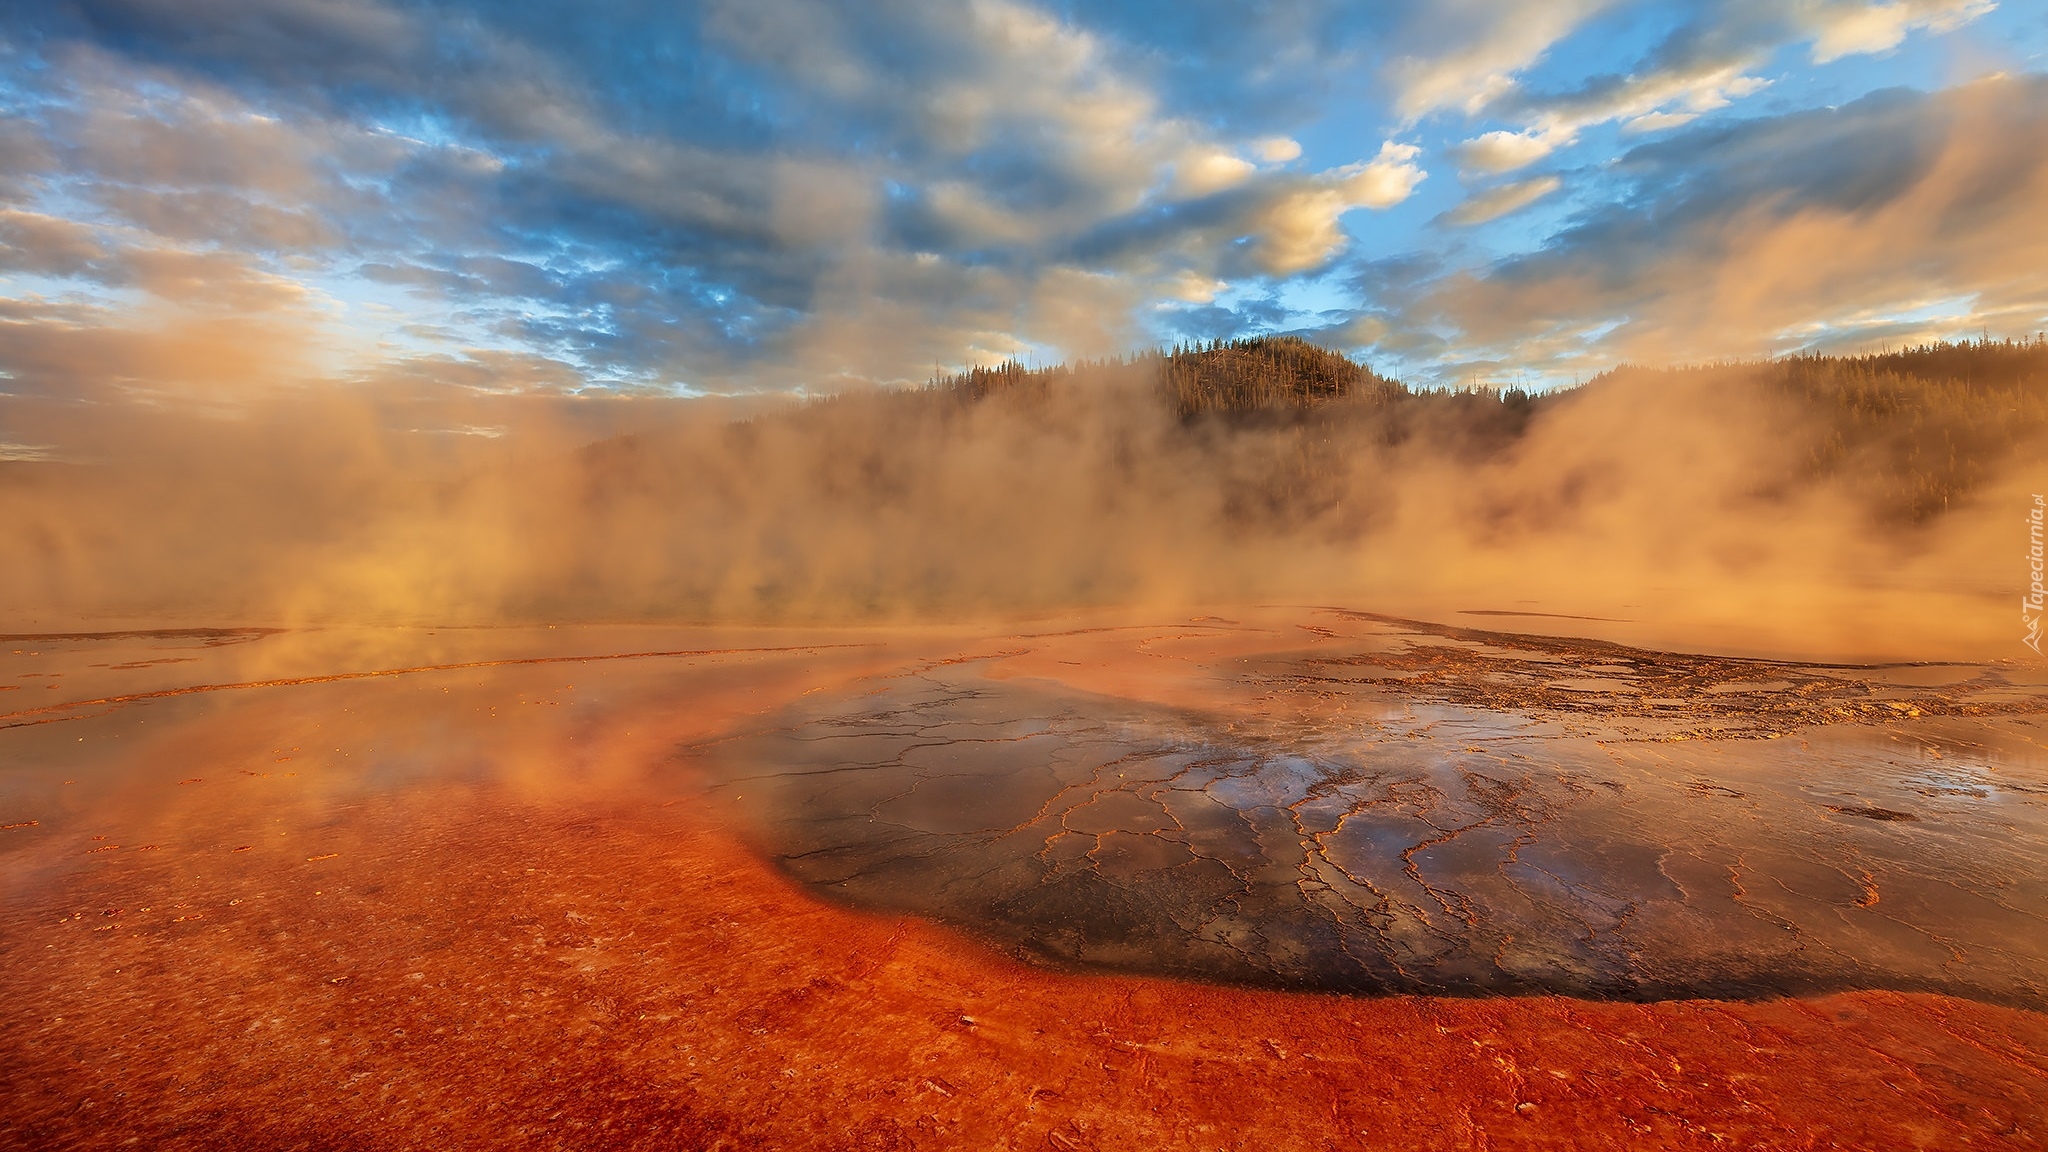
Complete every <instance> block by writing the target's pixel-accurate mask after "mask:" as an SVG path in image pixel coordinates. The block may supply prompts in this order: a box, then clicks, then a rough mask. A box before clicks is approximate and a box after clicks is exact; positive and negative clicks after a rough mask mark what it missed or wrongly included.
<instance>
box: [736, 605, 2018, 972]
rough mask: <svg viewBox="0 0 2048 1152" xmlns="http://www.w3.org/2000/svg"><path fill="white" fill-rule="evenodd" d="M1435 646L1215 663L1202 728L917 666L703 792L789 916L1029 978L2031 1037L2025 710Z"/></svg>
mask: <svg viewBox="0 0 2048 1152" xmlns="http://www.w3.org/2000/svg"><path fill="white" fill-rule="evenodd" d="M1448 631H1449V630H1442V629H1438V630H1428V629H1417V628H1416V627H1415V626H1410V625H1406V624H1402V623H1400V622H1384V621H1360V620H1353V621H1351V623H1350V631H1349V634H1348V635H1345V634H1339V633H1334V632H1333V633H1331V634H1330V635H1328V636H1324V637H1322V638H1321V641H1320V646H1319V647H1318V648H1316V649H1315V650H1314V651H1313V652H1308V651H1295V652H1280V653H1272V652H1269V653H1264V654H1259V655H1256V656H1244V655H1237V656H1234V657H1232V658H1230V659H1229V660H1228V661H1224V662H1222V665H1219V666H1223V665H1227V666H1228V670H1227V671H1226V672H1225V673H1224V674H1223V675H1222V676H1221V683H1222V685H1223V687H1222V690H1221V691H1220V692H1218V693H1216V694H1215V695H1217V696H1220V702H1214V701H1212V703H1215V706H1213V707H1211V708H1208V709H1205V710H1191V709H1175V708H1170V707H1164V706H1160V705H1158V704H1153V703H1146V702H1141V701H1137V700H1132V699H1127V698H1120V697H1118V696H1114V695H1107V694H1102V693H1095V692H1083V691H1077V690H1075V689H1074V688H1072V687H1070V686H1067V685H1063V684H1061V683H1059V682H1057V681H1055V680H1052V679H1046V678H1029V677H1023V678H1020V677H1017V676H1015V675H1014V674H1012V673H1010V672H1009V670H1006V669H1005V668H1004V665H1003V660H1002V658H1001V657H991V658H989V659H987V660H983V661H970V662H964V663H948V664H942V665H938V666H934V667H931V668H928V669H925V670H923V671H920V672H918V673H916V674H912V675H896V676H891V677H888V678H885V679H880V680H877V681H873V682H867V683H862V684H859V685H856V686H854V687H853V688H852V689H851V690H849V691H844V692H841V693H839V694H836V695H832V696H829V697H823V698H821V697H811V698H809V699H807V700H806V701H805V702H804V703H803V704H801V705H800V706H797V707H794V708H791V709H789V710H787V711H785V712H782V713H780V714H778V715H776V716H774V717H773V718H772V719H770V720H769V721H768V722H766V723H765V724H763V725H762V726H761V727H760V728H759V729H757V730H756V731H754V732H753V733H751V734H749V735H746V736H744V737H742V738H739V739H734V740H726V741H722V742H719V743H717V744H716V745H713V746H709V747H707V748H705V749H703V750H702V753H701V754H702V758H703V761H704V762H705V763H706V764H708V765H710V768H711V771H712V773H713V774H714V777H715V779H716V783H715V784H714V789H713V794H714V795H716V796H718V797H720V799H721V800H722V801H729V802H730V803H731V804H732V809H731V810H732V811H734V812H736V813H740V814H742V816H743V818H744V820H745V822H746V826H747V827H748V828H750V829H751V831H752V835H753V836H754V838H755V840H756V842H757V843H758V844H759V845H760V846H761V848H762V850H763V851H765V852H767V853H768V854H770V855H772V856H773V857H774V858H775V859H776V860H778V861H779V862H780V863H781V866H782V867H783V868H784V869H785V870H787V871H788V872H789V873H790V874H791V875H793V876H795V877H798V878H799V879H801V880H802V881H804V882H805V883H806V884H809V885H811V886H812V887H813V888H814V889H816V890H818V891H820V892H822V893H826V894H828V895H830V896H832V897H833V898H836V899H840V900H844V901H849V902H852V903H855V904H858V905H862V906H867V907H877V908H886V909H892V910H898V911H908V912H915V913H918V914H921V915H926V916H931V917H935V918H938V919H941V920H944V921H946V922H948V923H952V924H954V925H957V926H960V927H962V928H965V929H967V930H969V931H971V932H975V933H978V934H980V935H982V936H984V937H986V938H989V939H992V940H994V941H997V942H1000V943H1001V944H1003V945H1006V946H1008V947H1010V948H1011V949H1013V950H1014V951H1016V952H1017V953H1018V954H1020V955H1024V956H1027V957H1031V958H1034V959H1037V960H1039V961H1041V962H1049V963H1053V964H1056V965H1073V966H1080V967H1085V968H1097V969H1108V970H1117V971H1127V972H1144V973H1158V974H1168V975H1174V976H1181V977H1194V978H1201V979H1221V980H1229V981H1239V982H1249V983H1254V984H1266V985H1278V986H1287V987H1310V988H1321V989H1330V990H1344V991H1358V992H1394V991H1407V992H1430V993H1449V994H1490V993H1525V992H1554V993H1563V994H1569V995H1574V996H1595V997H1618V998H1628V999H1638V998H1645V999H1647V998H1690V997H1717V998H1732V997H1761V996H1773V995H1781V994H1798V993H1812V992H1820V991H1830V990H1841V989H1853V988H1887V989H1901V990H1934V991H1942V992H1947V993H1950V994H1955V995H1964V996H1970V997H1974V998H1980V999H1987V1000H1992V1001H1997V1002H2004V1003H2012V1004H2019V1005H2027V1006H2035V1007H2039V1006H2041V1005H2042V1004H2043V1003H2044V1001H2048V914H2044V912H2048V755H2044V753H2043V750H2042V748H2041V745H2040V743H2039V741H2040V739H2041V737H2042V735H2043V733H2044V732H2048V729H2044V728H2043V727H2041V726H2040V725H2041V724H2042V723H2043V720H2042V718H2041V715H2040V712H2041V709H2042V708H2043V706H2044V704H2048V701H2044V698H2043V697H2042V696H2041V695H2040V694H2039V691H2038V689H2034V690H2026V689H2022V690H2019V691H2018V692H2015V690H2014V686H2013V684H2012V683H2011V680H2010V678H2009V677H2007V676H2005V675H2003V674H2002V673H2001V671H2000V670H1999V669H1997V668H1964V667H1956V666H1943V667H1939V668H1932V667H1920V668H1897V667H1894V668H1884V669H1859V668H1825V667H1815V666H1799V665H1785V666H1776V667H1768V666H1763V665H1761V664H1759V663H1758V662H1754V661H1725V660H1718V659H1716V658H1702V657H1690V656H1683V655H1677V654H1668V653H1647V652H1632V651H1629V650H1623V649H1616V648H1614V647H1612V646H1605V645H1598V646H1588V647H1583V648H1578V647H1575V646H1574V645H1572V644H1570V643H1569V642H1557V641H1542V642H1536V646H1535V648H1534V649H1533V650H1532V649H1530V648H1526V647H1522V646H1521V645H1525V644H1527V643H1529V642H1528V641H1526V640H1524V641H1517V640H1514V639H1513V638H1506V637H1487V638H1484V639H1485V640H1486V641H1487V642H1484V643H1474V642H1473V641H1474V637H1472V636H1470V635H1469V634H1463V633H1460V634H1457V635H1445V633H1446V632H1448ZM1390 640H1391V641H1392V643H1391V647H1392V648H1393V649H1394V654H1395V655H1397V656H1398V657H1399V658H1400V659H1399V661H1397V662H1398V663H1403V664H1406V665H1409V667H1389V666H1388V660H1389V658H1390V654H1389V648H1390ZM1349 648H1356V649H1357V652H1356V653H1353V652H1351V651H1349V650H1348V649H1349ZM1418 664H1421V665H1423V667H1422V669H1421V674H1422V675H1428V676H1433V677H1434V678H1435V683H1434V684H1433V685H1431V684H1424V683H1418V679H1417V677H1418V671H1417V668H1416V667H1415V665H1418ZM1596 666H1597V668H1598V671H1599V673H1600V674H1599V675H1598V676H1589V675H1585V674H1583V673H1586V672H1588V671H1591V670H1592V669H1593V668H1594V667H1596ZM1532 669H1536V670H1538V672H1539V673H1540V676H1538V677H1537V679H1536V680H1532V675H1534V674H1532V671H1531V670H1532ZM1901 685H1906V686H1907V687H1904V688H1902V687H1901ZM1915 685H1918V687H1914V686H1915ZM1233 696H1234V697H1235V698H1236V702H1237V704H1238V705H1239V706H1237V707H1233V706H1232V702H1233ZM1646 697H1648V699H1647V700H1646V699H1645V698H1646ZM1489 705H1490V706H1489Z"/></svg>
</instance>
